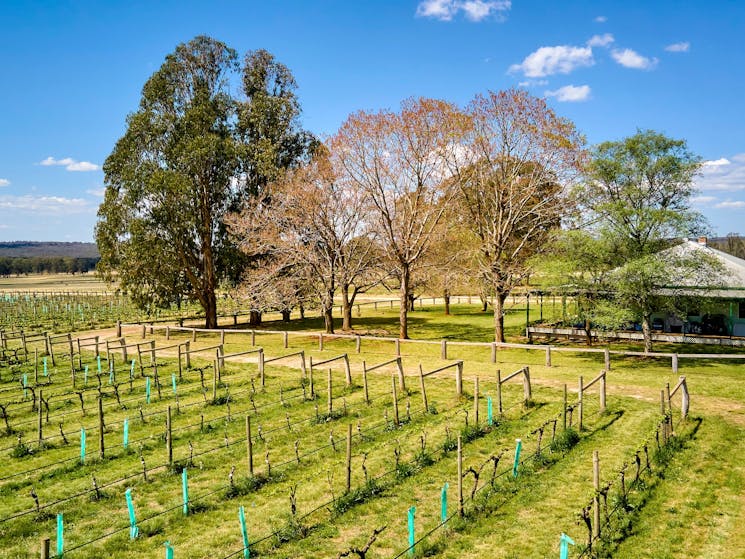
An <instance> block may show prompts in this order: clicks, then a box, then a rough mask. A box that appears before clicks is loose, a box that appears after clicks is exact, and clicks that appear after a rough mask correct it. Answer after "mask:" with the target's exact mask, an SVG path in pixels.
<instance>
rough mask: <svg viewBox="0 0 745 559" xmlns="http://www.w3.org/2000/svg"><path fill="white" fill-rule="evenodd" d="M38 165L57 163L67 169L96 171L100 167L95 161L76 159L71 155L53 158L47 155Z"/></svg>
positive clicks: (47, 165)
mask: <svg viewBox="0 0 745 559" xmlns="http://www.w3.org/2000/svg"><path fill="white" fill-rule="evenodd" d="M39 165H43V166H45V167H50V166H52V165H57V166H61V167H64V168H65V169H66V170H67V171H98V169H99V168H100V167H99V166H98V165H96V164H95V163H90V162H89V161H76V160H75V159H73V158H71V157H65V158H64V159H55V158H54V157H51V156H50V157H47V158H46V159H45V160H44V161H41V162H40V163H39Z"/></svg>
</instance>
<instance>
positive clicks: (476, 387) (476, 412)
mask: <svg viewBox="0 0 745 559" xmlns="http://www.w3.org/2000/svg"><path fill="white" fill-rule="evenodd" d="M473 421H474V424H475V425H476V427H477V428H478V426H479V377H476V378H475V379H473Z"/></svg>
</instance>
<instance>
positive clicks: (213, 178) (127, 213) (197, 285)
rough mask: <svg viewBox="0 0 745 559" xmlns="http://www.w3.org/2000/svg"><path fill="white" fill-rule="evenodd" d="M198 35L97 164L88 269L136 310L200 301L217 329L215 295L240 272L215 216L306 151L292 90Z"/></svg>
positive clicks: (159, 75) (285, 79)
mask: <svg viewBox="0 0 745 559" xmlns="http://www.w3.org/2000/svg"><path fill="white" fill-rule="evenodd" d="M239 71H240V64H239V59H238V54H237V52H236V51H234V50H233V49H231V48H229V47H228V46H227V45H225V44H224V43H222V42H220V41H217V40H215V39H212V38H210V37H206V36H199V37H196V38H194V39H192V40H191V41H189V42H188V43H184V44H181V45H179V46H178V47H177V48H176V50H175V51H174V52H173V53H171V54H169V55H168V56H167V57H166V60H165V62H164V63H163V65H162V66H161V67H160V68H159V69H158V70H157V71H156V72H155V73H154V74H153V75H152V76H151V77H150V78H149V79H148V80H147V82H146V83H145V85H144V87H143V90H142V99H141V101H140V106H139V108H138V110H137V111H136V112H134V113H133V114H131V115H129V117H128V118H127V130H126V132H125V134H124V136H123V137H122V138H121V139H119V141H118V142H117V143H116V146H115V148H114V150H113V151H112V153H111V154H110V155H109V157H108V158H107V159H106V162H105V163H104V173H105V183H106V194H105V198H104V202H103V203H102V204H101V206H100V208H99V211H98V217H99V220H98V224H97V226H96V241H97V243H98V246H99V251H100V252H101V263H100V264H99V271H100V272H101V273H102V275H103V276H104V277H105V278H108V279H112V278H113V277H116V278H117V279H118V280H119V282H120V284H121V286H122V288H123V289H125V290H127V291H128V292H129V293H130V294H131V295H132V296H133V298H134V300H135V301H136V302H138V303H140V304H142V305H146V304H149V303H152V302H156V303H158V304H162V305H167V304H169V303H172V302H174V301H179V300H180V299H181V298H182V297H190V298H193V299H195V300H197V301H199V302H200V304H201V305H202V307H203V308H204V311H205V317H206V325H207V327H215V326H216V324H217V309H216V296H215V290H216V288H217V287H218V285H219V283H220V282H221V281H223V280H229V281H230V280H235V279H236V278H237V277H238V276H239V275H240V272H241V270H242V269H243V267H244V265H245V261H244V259H243V258H242V257H241V255H240V252H239V251H238V250H237V249H236V247H235V243H234V242H233V240H232V239H231V238H230V236H229V234H228V231H227V228H226V226H225V222H224V219H225V216H226V215H227V214H228V213H230V212H231V211H235V210H236V209H238V208H239V207H240V206H241V205H242V204H244V203H246V201H247V200H248V199H250V198H251V197H252V196H253V197H255V196H257V195H259V193H260V190H261V188H262V187H263V186H264V185H265V184H266V182H267V181H268V180H271V179H272V178H274V177H275V176H277V175H278V174H279V172H280V170H281V169H284V168H287V167H290V166H292V165H294V164H295V163H296V162H297V161H298V160H300V159H301V158H302V157H304V155H305V154H306V153H307V151H308V150H309V149H310V146H311V144H312V140H311V137H310V136H309V135H308V134H307V133H305V132H303V131H302V130H300V128H299V125H298V122H297V117H298V115H299V105H298V102H297V99H296V97H295V93H294V90H295V82H294V80H293V78H292V75H291V74H290V72H289V70H287V68H286V67H285V66H283V65H281V64H279V63H277V62H276V61H275V60H274V58H273V57H272V55H271V54H269V53H268V52H266V51H256V52H253V53H249V54H248V55H247V56H246V59H245V63H244V65H243V78H244V79H243V96H242V97H240V98H236V97H234V96H233V95H232V94H231V88H230V85H231V80H232V79H234V78H235V77H236V76H237V74H238V72H239Z"/></svg>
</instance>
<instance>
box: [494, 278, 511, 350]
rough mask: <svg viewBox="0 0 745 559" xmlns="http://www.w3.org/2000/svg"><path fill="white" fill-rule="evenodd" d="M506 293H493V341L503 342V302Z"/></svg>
mask: <svg viewBox="0 0 745 559" xmlns="http://www.w3.org/2000/svg"><path fill="white" fill-rule="evenodd" d="M507 295H508V294H507V293H501V292H500V291H499V290H495V293H494V341H495V342H504V301H505V299H507Z"/></svg>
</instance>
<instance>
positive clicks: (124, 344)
mask: <svg viewBox="0 0 745 559" xmlns="http://www.w3.org/2000/svg"><path fill="white" fill-rule="evenodd" d="M119 343H120V344H121V346H122V361H123V362H124V363H126V362H127V361H129V359H128V358H127V357H128V356H127V342H126V340H125V339H124V338H119ZM106 347H107V348H108V344H107V345H106ZM108 356H109V354H108V350H107V352H106V357H108Z"/></svg>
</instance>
